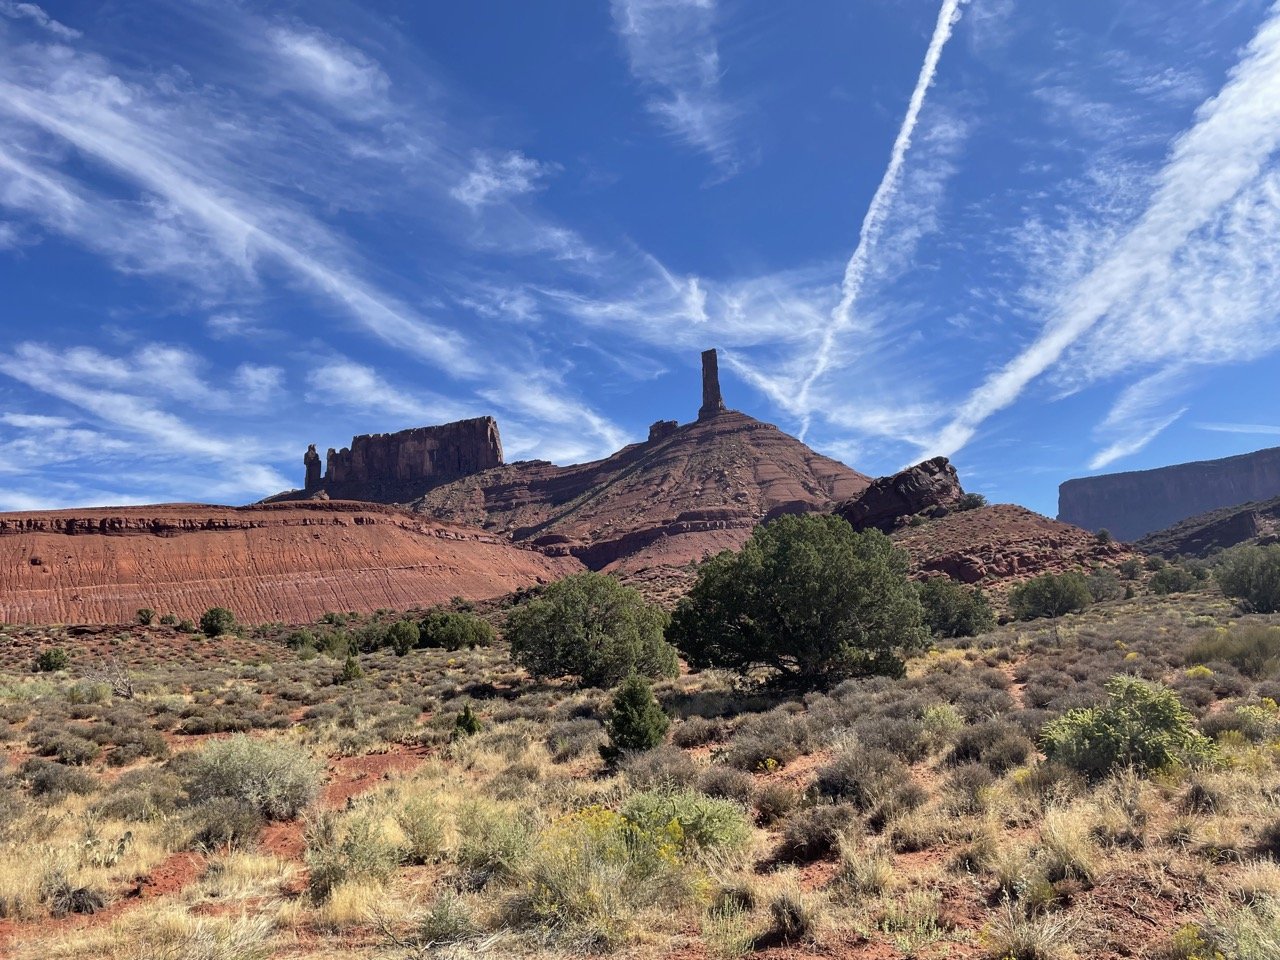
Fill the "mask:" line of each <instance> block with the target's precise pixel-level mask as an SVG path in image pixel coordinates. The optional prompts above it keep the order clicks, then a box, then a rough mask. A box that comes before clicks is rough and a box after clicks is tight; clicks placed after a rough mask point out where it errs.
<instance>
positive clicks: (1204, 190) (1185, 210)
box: [930, 7, 1280, 454]
mask: <svg viewBox="0 0 1280 960" xmlns="http://www.w3.org/2000/svg"><path fill="white" fill-rule="evenodd" d="M1278 146H1280V7H1273V8H1272V11H1271V14H1270V16H1269V17H1268V19H1267V20H1266V22H1265V23H1264V24H1263V25H1262V26H1261V27H1260V28H1259V30H1258V32H1257V34H1256V36H1255V37H1254V38H1253V40H1252V42H1251V43H1250V44H1249V46H1248V48H1247V50H1246V52H1245V54H1244V56H1243V58H1242V59H1241V60H1240V62H1239V63H1238V64H1237V65H1236V66H1235V68H1234V69H1233V70H1232V71H1231V74H1230V77H1229V80H1228V82H1227V84H1226V85H1225V86H1224V87H1223V88H1222V90H1221V91H1220V92H1219V93H1218V94H1217V95H1216V96H1215V97H1213V98H1212V99H1210V100H1208V101H1206V102H1205V104H1203V105H1202V106H1201V108H1200V110H1199V111H1198V113H1197V120H1196V124H1195V126H1194V127H1192V128H1191V129H1190V130H1188V131H1187V132H1186V133H1185V134H1183V135H1182V136H1181V137H1180V138H1179V139H1178V140H1177V141H1176V142H1175V144H1174V146H1173V149H1172V152H1171V156H1170V158H1169V161H1168V163H1167V164H1166V166H1165V167H1164V169H1163V170H1161V171H1160V173H1159V174H1158V175H1157V177H1156V178H1155V183H1154V189H1153V190H1152V193H1151V197H1150V200H1149V202H1148V204H1147V206H1146V208H1145V210H1144V211H1143V212H1142V214H1141V216H1139V217H1138V218H1137V220H1136V222H1134V223H1133V224H1132V225H1131V226H1130V227H1129V228H1128V230H1127V231H1125V232H1124V233H1122V234H1121V235H1120V236H1119V238H1118V239H1117V240H1116V241H1115V243H1114V244H1113V245H1112V247H1111V248H1110V249H1109V250H1108V251H1107V253H1106V255H1105V257H1104V259H1102V261H1101V262H1099V263H1098V264H1097V265H1096V266H1094V267H1093V268H1092V269H1091V270H1089V271H1088V272H1087V273H1086V274H1085V275H1084V276H1083V277H1082V278H1080V279H1079V280H1078V281H1076V282H1074V283H1071V284H1069V285H1067V286H1066V287H1064V288H1063V289H1061V290H1060V291H1059V292H1058V294H1057V296H1056V297H1055V302H1054V304H1053V309H1052V311H1051V312H1050V315H1049V317H1048V319H1047V321H1046V322H1045V324H1044V327H1043V330H1042V331H1041V333H1040V334H1039V336H1038V337H1037V338H1036V339H1035V340H1034V341H1033V342H1032V343H1031V344H1030V345H1029V346H1028V347H1026V348H1025V349H1024V350H1022V352H1020V353H1019V354H1018V355H1017V356H1016V357H1015V358H1014V359H1013V360H1011V361H1009V362H1008V363H1007V364H1006V365H1005V366H1004V367H1003V368H1002V369H1001V370H999V371H998V372H997V373H995V374H993V375H991V376H990V377H988V378H987V379H986V381H985V382H984V383H982V384H981V385H980V386H979V387H978V388H977V389H975V390H974V391H973V392H972V393H971V394H970V395H969V397H968V398H967V399H966V400H965V401H964V402H963V403H962V404H961V405H960V407H959V410H958V412H957V414H956V415H955V416H954V417H953V418H952V419H951V421H950V422H949V423H947V424H946V425H945V426H944V427H943V429H942V430H941V432H940V433H939V434H938V436H937V437H936V438H935V440H934V442H933V443H932V444H930V449H931V450H932V451H933V452H936V453H944V454H951V453H954V452H955V451H956V450H959V449H960V448H961V447H963V446H964V445H965V444H966V443H968V442H969V440H970V439H971V438H972V437H973V435H974V433H975V432H976V431H977V429H978V427H979V426H980V425H981V424H982V423H983V422H984V421H985V420H986V419H987V418H988V417H990V416H991V415H992V414H994V413H996V412H997V411H999V410H1002V409H1004V408H1005V407H1007V406H1009V405H1010V404H1012V403H1013V402H1014V401H1015V400H1016V399H1017V398H1018V397H1019V396H1020V395H1021V394H1022V392H1023V391H1024V390H1025V389H1026V388H1027V386H1028V385H1029V384H1030V383H1031V382H1032V381H1033V380H1035V379H1036V378H1037V377H1040V376H1041V375H1042V374H1044V373H1045V372H1046V371H1048V370H1050V369H1051V368H1052V367H1054V365H1055V364H1057V363H1059V361H1061V360H1063V359H1064V357H1067V356H1069V351H1071V349H1072V347H1073V346H1075V345H1076V344H1078V343H1081V342H1082V338H1084V337H1086V336H1087V335H1089V334H1090V333H1091V332H1092V331H1094V330H1095V329H1097V330H1098V331H1099V333H1098V336H1097V337H1096V338H1094V339H1092V340H1090V341H1087V342H1086V344H1087V345H1091V346H1092V347H1093V348H1094V349H1091V350H1086V351H1084V355H1087V356H1086V357H1085V360H1083V361H1082V362H1087V364H1088V373H1087V374H1086V376H1087V377H1098V376H1103V375H1106V374H1107V373H1115V372H1116V371H1118V370H1119V369H1125V368H1127V367H1129V366H1132V365H1133V364H1134V363H1135V362H1137V359H1138V358H1137V357H1136V356H1135V353H1137V352H1141V351H1142V350H1143V349H1144V348H1148V349H1150V348H1154V349H1156V351H1157V353H1156V355H1155V357H1151V356H1150V355H1147V356H1146V361H1145V362H1147V363H1150V362H1151V361H1152V360H1153V359H1154V360H1156V361H1158V360H1160V359H1161V358H1165V359H1166V360H1171V359H1172V358H1173V357H1174V356H1175V355H1183V356H1186V355H1187V352H1188V351H1193V350H1195V349H1198V348H1199V347H1200V346H1203V345H1206V344H1207V345H1210V347H1211V348H1212V349H1213V350H1214V351H1216V356H1217V358H1218V360H1219V361H1220V360H1221V359H1222V358H1224V357H1230V356H1234V355H1238V350H1239V349H1240V348H1244V349H1245V350H1247V351H1250V352H1252V351H1261V350H1263V349H1266V348H1267V346H1266V344H1269V343H1274V342H1275V327H1274V323H1273V322H1271V319H1270V318H1269V317H1268V316H1267V315H1265V314H1262V313H1258V312H1255V311H1254V309H1253V308H1254V307H1255V305H1256V303H1257V295H1258V293H1259V292H1260V291H1266V290H1268V289H1269V284H1272V283H1274V279H1273V276H1274V274H1273V273H1272V274H1270V275H1269V273H1268V272H1269V271H1272V270H1273V269H1274V268H1273V267H1272V266H1271V261H1272V260H1273V259H1274V258H1275V257H1276V253H1275V252H1274V250H1272V249H1271V248H1272V247H1274V236H1275V232H1274V224H1276V223H1280V190H1278V189H1277V184H1276V183H1275V182H1274V178H1273V175H1270V174H1264V166H1265V164H1266V162H1267V161H1268V159H1269V158H1270V157H1271V156H1272V155H1273V154H1274V153H1275V151H1276V149H1277V147H1278ZM1207 236H1216V237H1217V239H1218V241H1220V242H1213V243H1205V242H1203V240H1204V239H1205V237H1207ZM1253 264H1260V269H1259V267H1258V266H1252V265H1253ZM1224 268H1226V269H1227V270H1228V271H1232V270H1234V271H1235V276H1234V277H1232V276H1231V275H1230V273H1229V272H1228V273H1226V274H1224V272H1223V271H1224ZM1233 281H1244V282H1245V288H1244V289H1232V288H1231V287H1230V284H1231V283H1232V282H1233ZM1218 297H1221V298H1222V299H1221V300H1218V299H1217V298H1218ZM1272 302H1273V303H1274V300H1273V301H1272ZM1215 303H1217V304H1218V306H1217V308H1216V309H1214V304H1215ZM1135 306H1136V307H1139V308H1140V309H1139V310H1138V311H1137V312H1136V314H1135V312H1134V308H1135ZM1241 306H1245V307H1247V308H1248V310H1247V311H1246V317H1245V318H1244V323H1238V322H1236V321H1235V320H1233V319H1232V318H1231V317H1230V315H1229V314H1230V313H1231V312H1232V311H1233V310H1235V309H1238V308H1240V307H1241ZM1204 308H1210V312H1209V314H1208V315H1204V314H1202V313H1200V312H1199V311H1200V310H1202V309H1204ZM1171 321H1172V322H1171ZM1100 325H1102V326H1100ZM1104 330H1105V331H1106V333H1105V335H1104V334H1103V333H1102V331H1104ZM1249 330H1262V331H1264V332H1268V331H1269V333H1270V336H1268V337H1267V338H1266V343H1256V342H1254V343H1250V342H1248V341H1247V339H1246V338H1245V336H1244V335H1246V334H1247V332H1248V331H1249ZM1170 334H1172V335H1170ZM1071 356H1075V357H1080V356H1082V355H1079V354H1072V355H1071ZM1191 356H1192V357H1194V354H1191ZM1064 366H1066V367H1067V368H1068V369H1070V365H1069V364H1064ZM1068 379H1069V380H1071V379H1075V380H1079V379H1081V378H1072V377H1071V376H1070V374H1068ZM1139 439H1141V438H1139ZM1125 445H1128V444H1126V443H1124V442H1122V443H1120V444H1117V445H1116V447H1117V449H1120V448H1121V447H1123V446H1125Z"/></svg>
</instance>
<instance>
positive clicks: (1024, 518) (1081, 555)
mask: <svg viewBox="0 0 1280 960" xmlns="http://www.w3.org/2000/svg"><path fill="white" fill-rule="evenodd" d="M893 540H894V542H895V543H897V544H898V546H900V547H902V548H904V549H905V550H906V551H907V553H909V554H910V555H911V562H912V566H913V567H915V569H916V570H918V571H920V572H921V573H945V574H946V575H947V576H949V577H951V578H953V579H955V580H959V581H961V582H963V583H982V584H983V585H984V586H992V587H998V588H1004V587H1007V586H1012V585H1013V584H1015V583H1018V582H1020V581H1023V580H1027V579H1030V578H1031V577H1034V576H1038V575H1040V574H1042V573H1061V572H1063V571H1066V570H1079V569H1082V568H1088V567H1092V566H1095V565H1103V566H1108V567H1110V566H1115V565H1116V564H1118V563H1120V562H1121V561H1122V560H1124V559H1126V558H1127V557H1130V556H1133V553H1132V551H1131V550H1130V549H1129V548H1128V547H1127V546H1125V545H1124V544H1122V543H1115V542H1112V543H1101V542H1099V540H1098V538H1097V537H1096V536H1094V535H1093V534H1092V533H1089V532H1088V531H1087V530H1081V529H1080V528H1079V527H1073V526H1071V525H1070V524H1068V523H1062V522H1060V521H1058V520H1051V519H1049V518H1048V517H1044V516H1041V515H1040V514H1038V513H1033V512H1032V511H1030V510H1028V509H1026V508H1025V507H1019V506H1015V505H1013V504H1008V503H1002V504H997V505H995V506H990V507H981V508H979V509H977V510H963V511H958V512H954V513H950V514H948V515H947V516H945V517H942V518H940V519H937V520H930V521H929V522H927V523H923V524H921V525H919V526H914V527H911V526H908V527H904V528H902V529H901V530H899V531H898V532H897V533H895V534H893Z"/></svg>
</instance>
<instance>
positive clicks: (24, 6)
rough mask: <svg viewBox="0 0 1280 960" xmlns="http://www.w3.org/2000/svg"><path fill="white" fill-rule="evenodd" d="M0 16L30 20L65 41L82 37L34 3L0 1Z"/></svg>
mask: <svg viewBox="0 0 1280 960" xmlns="http://www.w3.org/2000/svg"><path fill="white" fill-rule="evenodd" d="M0 16H5V17H9V18H10V19H12V20H30V21H32V22H33V23H35V24H37V25H39V26H41V27H43V28H44V29H45V30H48V31H49V32H50V33H52V34H54V35H55V36H59V37H62V38H63V39H64V40H74V39H75V38H77V37H79V36H80V31H79V30H75V29H72V28H71V27H68V26H67V25H66V24H63V23H59V22H58V21H57V20H55V19H53V17H51V16H49V14H47V13H45V12H44V10H43V9H42V8H41V7H38V6H37V5H36V4H34V3H14V2H12V0H0Z"/></svg>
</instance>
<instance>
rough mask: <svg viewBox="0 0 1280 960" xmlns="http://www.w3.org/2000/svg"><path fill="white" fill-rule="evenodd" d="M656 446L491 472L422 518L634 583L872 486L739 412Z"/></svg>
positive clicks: (673, 433)
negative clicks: (630, 577) (773, 521)
mask: <svg viewBox="0 0 1280 960" xmlns="http://www.w3.org/2000/svg"><path fill="white" fill-rule="evenodd" d="M712 396H713V398H714V397H718V396H719V392H718V388H715V390H714V392H713V394H712ZM650 436H651V438H652V439H650V440H649V441H647V442H645V443H636V444H632V445H630V446H627V447H624V448H623V449H622V450H620V451H618V452H617V453H615V454H614V455H613V456H611V457H608V458H606V459H604V460H597V461H595V462H593V463H584V464H578V465H574V466H568V467H558V466H555V465H554V464H550V463H547V462H545V461H531V462H525V463H514V464H509V465H507V466H503V467H498V468H496V469H493V470H488V471H485V472H484V473H480V474H476V475H475V476H471V477H466V478H464V479H462V480H458V481H455V482H454V483H450V484H445V485H443V486H440V487H437V488H436V489H434V490H432V491H431V492H430V493H428V494H427V495H426V496H424V497H423V498H422V499H420V500H419V501H417V502H416V503H414V504H413V508H414V509H415V510H418V511H421V512H423V513H426V514H429V515H431V516H435V517H439V518H441V519H445V520H450V521H453V522H456V523H465V524H469V525H474V526H480V527H483V528H484V529H486V530H492V531H495V532H501V533H504V534H506V535H509V536H511V537H512V538H513V539H515V540H516V541H518V542H525V543H531V544H533V545H535V546H537V547H538V548H539V549H541V550H544V551H547V552H550V553H555V554H564V555H571V556H574V557H577V558H579V559H581V560H582V562H583V563H585V564H586V565H587V566H589V567H591V568H592V569H596V570H612V571H617V572H621V573H632V572H636V571H639V570H641V569H644V568H647V567H653V566H668V567H669V566H680V565H683V564H688V563H690V562H693V561H697V560H701V559H702V558H703V556H705V555H706V554H708V553H716V552H718V551H720V550H725V549H732V548H736V547H739V546H741V545H742V544H743V543H744V542H745V541H746V539H747V537H748V536H750V534H751V530H752V528H753V527H755V525H756V524H757V523H759V522H761V521H762V520H764V519H767V518H771V517H773V516H777V515H779V514H780V513H797V512H805V511H809V510H830V509H831V507H832V506H833V505H834V504H835V503H836V502H838V501H840V500H845V499H848V498H849V497H852V496H853V495H854V494H856V493H858V492H859V491H861V490H862V489H864V488H865V487H866V486H867V484H868V483H869V482H870V481H869V479H868V478H867V477H865V476H864V475H862V474H860V473H858V472H857V471H855V470H851V469H850V468H849V467H846V466H845V465H844V464H842V463H839V462H837V461H835V460H832V459H830V458H828V457H824V456H822V455H820V454H818V453H815V452H814V451H813V450H810V449H809V448H808V447H806V446H805V445H804V444H803V443H801V442H800V441H799V440H796V439H795V438H794V437H790V436H788V435H787V434H785V433H783V432H782V431H781V430H779V429H778V428H777V427H775V426H773V425H772V424H768V423H762V422H761V421H759V420H755V419H753V418H752V417H748V416H746V415H745V414H742V413H738V412H736V411H733V410H724V411H717V412H715V413H714V414H712V415H710V416H707V417H704V418H702V419H699V420H697V421H695V422H693V423H689V424H685V425H683V426H670V425H666V424H664V425H662V427H661V429H658V430H655V431H651V434H650Z"/></svg>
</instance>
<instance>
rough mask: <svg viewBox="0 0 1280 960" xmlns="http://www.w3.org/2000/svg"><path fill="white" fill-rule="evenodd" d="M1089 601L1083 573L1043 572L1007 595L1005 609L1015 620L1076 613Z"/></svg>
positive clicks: (1091, 600) (1090, 596) (1089, 602)
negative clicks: (1007, 605) (1007, 606)
mask: <svg viewBox="0 0 1280 960" xmlns="http://www.w3.org/2000/svg"><path fill="white" fill-rule="evenodd" d="M1092 602H1093V597H1092V595H1091V594H1090V593H1089V582H1088V581H1087V580H1086V579H1085V577H1084V574H1082V573H1077V572H1075V571H1071V572H1069V573H1061V574H1056V573H1046V574H1044V575H1043V576H1039V577H1036V578H1035V579H1034V580H1028V581H1027V582H1026V583H1023V584H1019V585H1018V586H1016V587H1014V588H1013V590H1011V591H1010V592H1009V607H1010V609H1012V611H1013V615H1014V616H1015V617H1016V618H1017V619H1019V620H1035V619H1038V618H1040V617H1060V616H1062V615H1063V614H1066V613H1079V612H1080V611H1081V610H1083V609H1084V608H1085V607H1087V606H1089V604H1091V603H1092Z"/></svg>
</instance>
